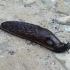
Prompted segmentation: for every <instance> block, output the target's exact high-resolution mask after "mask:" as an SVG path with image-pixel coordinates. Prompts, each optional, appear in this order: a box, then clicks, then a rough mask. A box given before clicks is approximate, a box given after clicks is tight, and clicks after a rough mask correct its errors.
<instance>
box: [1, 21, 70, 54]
mask: <svg viewBox="0 0 70 70" xmlns="http://www.w3.org/2000/svg"><path fill="white" fill-rule="evenodd" d="M0 29H2V30H4V31H6V32H8V33H11V34H13V35H16V36H18V37H21V38H24V39H28V40H31V41H33V42H36V43H38V44H40V45H42V46H44V47H45V48H48V49H49V50H51V51H54V52H57V53H61V52H65V51H67V50H68V49H70V43H67V44H65V43H62V42H61V41H60V40H59V39H58V38H57V37H56V36H55V35H54V34H53V33H52V32H51V31H49V30H48V29H45V28H42V27H40V26H38V25H34V24H30V23H27V22H20V21H6V22H3V23H1V25H0Z"/></svg>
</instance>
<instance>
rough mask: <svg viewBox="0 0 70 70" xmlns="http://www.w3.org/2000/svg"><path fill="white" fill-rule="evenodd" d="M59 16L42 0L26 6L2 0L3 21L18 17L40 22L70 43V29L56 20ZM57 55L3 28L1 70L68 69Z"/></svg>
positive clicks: (22, 19)
mask: <svg viewBox="0 0 70 70" xmlns="http://www.w3.org/2000/svg"><path fill="white" fill-rule="evenodd" d="M58 16H62V15H58V14H57V13H55V12H54V10H53V9H52V7H48V8H47V6H46V5H44V4H43V3H42V2H41V1H37V2H36V3H34V4H32V5H30V6H27V7H25V6H24V5H23V3H22V2H19V3H16V2H14V0H0V23H2V22H4V21H7V20H19V21H25V22H29V23H32V24H37V25H40V26H42V27H44V28H47V29H49V30H51V31H52V32H53V33H54V34H55V35H56V36H57V37H58V38H59V39H60V40H61V41H62V42H68V41H70V36H69V35H70V32H67V31H65V29H64V27H65V25H60V24H57V23H55V22H54V20H53V19H54V18H56V17H58ZM66 54H67V53H66ZM55 56H56V57H58V56H59V55H58V54H56V53H53V52H51V51H49V50H48V49H45V48H44V47H42V46H40V45H38V44H35V43H33V42H31V41H28V40H25V39H21V38H18V37H16V36H13V35H11V34H8V33H6V32H4V31H2V30H0V70H66V69H65V67H64V65H62V63H61V62H60V61H59V59H57V58H55Z"/></svg>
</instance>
